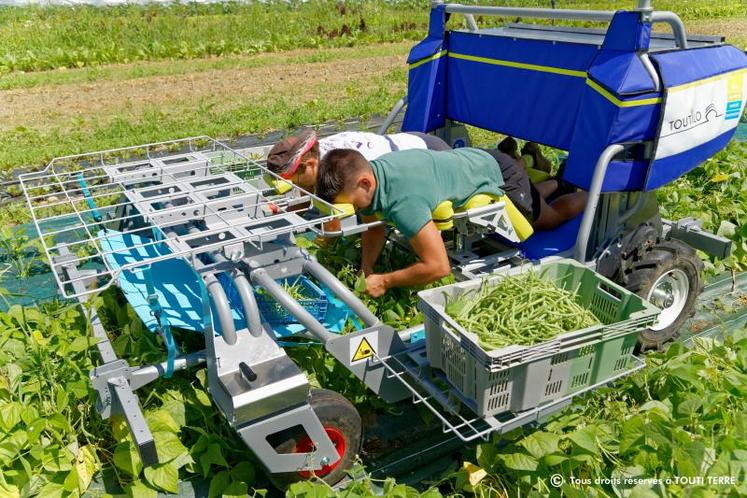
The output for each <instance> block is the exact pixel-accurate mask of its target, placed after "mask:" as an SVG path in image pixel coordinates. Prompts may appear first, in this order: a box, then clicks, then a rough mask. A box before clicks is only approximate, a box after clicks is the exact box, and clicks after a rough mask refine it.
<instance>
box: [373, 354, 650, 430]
mask: <svg viewBox="0 0 747 498" xmlns="http://www.w3.org/2000/svg"><path fill="white" fill-rule="evenodd" d="M375 359H376V361H377V362H380V363H381V364H382V365H383V366H384V368H385V369H386V371H387V376H388V377H390V378H397V379H398V380H399V381H400V382H401V383H402V384H403V385H404V386H405V387H406V388H407V390H409V391H410V393H411V394H412V400H413V403H414V404H422V405H423V406H425V407H426V408H427V409H428V410H430V411H431V412H432V413H433V414H434V415H435V416H436V419H437V420H439V422H441V425H442V427H443V431H444V433H453V434H455V435H456V436H457V437H458V438H459V439H461V440H462V441H464V442H470V441H475V440H478V439H481V440H484V441H487V440H488V439H489V438H490V435H491V434H493V433H497V434H504V433H506V432H509V431H511V430H513V429H515V428H517V427H520V426H524V425H526V424H529V423H541V422H542V421H543V420H544V419H545V418H546V417H548V416H549V415H551V414H553V413H555V412H557V411H559V410H561V409H562V408H564V407H565V406H567V405H569V404H570V403H571V401H572V400H573V398H575V397H576V396H579V395H582V394H584V393H586V392H588V391H591V390H594V389H597V388H599V387H602V386H604V385H606V384H609V383H611V382H614V381H615V380H617V379H619V378H621V377H624V376H626V375H629V374H631V373H633V372H636V371H638V370H640V369H642V368H643V367H645V366H646V362H645V361H644V360H641V359H639V358H637V357H636V356H634V355H631V356H630V363H629V365H630V367H629V368H628V369H627V370H625V371H624V372H621V373H619V374H617V375H615V376H613V377H610V378H608V379H605V380H604V381H602V382H599V383H597V384H594V385H591V386H588V387H586V388H584V389H581V390H579V391H576V392H574V393H572V394H568V395H566V396H563V397H562V398H559V399H556V400H553V401H552V402H550V403H547V404H544V405H541V406H538V407H537V408H533V409H531V410H526V411H523V412H519V413H513V412H506V413H503V414H500V415H497V416H493V417H478V416H476V415H475V414H474V413H472V412H471V411H470V410H469V409H467V408H466V407H468V406H470V405H471V404H472V402H471V401H470V400H467V399H465V398H464V397H463V396H462V395H461V394H460V393H459V391H457V390H456V389H454V388H452V387H451V386H450V385H449V383H448V381H447V380H446V379H445V378H443V377H442V376H440V375H439V374H440V373H441V372H440V371H438V370H435V369H432V368H430V366H429V364H428V361H427V359H426V350H425V343H424V341H419V342H417V343H414V344H413V345H412V346H410V347H409V348H408V349H406V350H405V351H403V352H400V353H397V354H393V355H390V356H386V357H379V356H377V355H375Z"/></svg>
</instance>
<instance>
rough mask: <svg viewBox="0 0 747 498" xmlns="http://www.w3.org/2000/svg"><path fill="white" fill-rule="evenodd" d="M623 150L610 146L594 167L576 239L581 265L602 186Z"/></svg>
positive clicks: (577, 257)
mask: <svg viewBox="0 0 747 498" xmlns="http://www.w3.org/2000/svg"><path fill="white" fill-rule="evenodd" d="M623 150H624V147H623V146H622V145H619V144H613V145H608V146H607V148H605V149H604V150H603V151H602V153H601V154H600V155H599V159H597V164H596V166H595V167H594V175H593V176H592V177H591V186H590V187H589V198H588V200H587V201H586V207H585V208H584V214H583V217H582V218H581V226H580V228H579V229H578V235H577V237H576V246H575V247H574V251H573V259H575V260H576V261H579V262H581V263H585V262H586V250H587V248H588V245H589V236H590V235H591V228H592V226H593V224H594V216H595V215H596V212H597V206H598V205H599V198H600V197H601V195H602V184H603V183H604V177H605V175H606V174H607V167H608V166H609V164H610V161H612V158H613V157H615V155H617V154H619V153H620V152H622V151H623Z"/></svg>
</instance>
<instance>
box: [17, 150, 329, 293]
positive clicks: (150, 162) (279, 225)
mask: <svg viewBox="0 0 747 498" xmlns="http://www.w3.org/2000/svg"><path fill="white" fill-rule="evenodd" d="M268 179H270V180H273V181H277V180H281V181H282V179H281V178H280V177H278V176H277V175H275V174H274V173H272V172H271V171H269V170H268V169H266V168H265V167H264V166H262V165H261V164H259V163H258V162H256V161H254V160H253V159H251V158H249V157H248V156H246V155H244V154H242V153H240V152H237V151H235V150H233V149H231V148H229V147H228V146H227V145H225V144H223V143H222V142H219V141H217V140H214V139H212V138H210V137H192V138H187V139H182V140H174V141H168V142H159V143H154V144H147V145H141V146H136V147H126V148H120V149H112V150H106V151H100V152H94V153H89V154H80V155H73V156H65V157H60V158H56V159H53V160H52V161H51V162H50V163H49V165H48V166H47V167H46V168H44V170H42V171H39V172H33V173H25V174H23V175H20V177H19V181H20V183H21V186H22V188H23V192H24V195H25V197H26V202H27V205H28V209H29V211H30V213H31V217H32V221H33V223H34V226H35V227H36V230H37V233H38V234H39V238H40V239H41V242H42V246H43V249H44V252H45V255H46V257H47V260H48V261H49V262H50V266H51V268H52V273H53V275H54V277H55V280H56V281H57V284H58V286H59V288H60V290H61V293H62V295H63V296H64V297H65V298H76V297H80V296H82V295H87V294H92V293H94V292H98V291H100V290H103V289H105V288H107V287H109V286H110V285H111V284H112V283H113V282H114V281H116V280H117V277H118V276H119V275H120V274H121V273H122V272H124V271H135V270H138V269H142V268H145V267H147V266H148V265H151V264H154V263H157V262H160V261H165V260H169V259H174V258H184V259H186V260H188V261H189V262H190V263H191V266H193V267H197V266H198V265H197V264H196V263H197V261H198V259H197V257H198V256H199V255H201V254H204V253H211V252H213V253H215V252H223V254H224V255H225V256H226V257H227V258H229V259H232V260H237V259H240V257H241V255H242V254H243V252H244V248H245V247H246V248H247V249H249V250H252V251H262V249H263V246H264V245H265V244H266V243H269V242H272V241H274V240H276V239H278V238H281V237H287V236H290V235H291V234H295V233H302V232H305V231H307V230H313V231H315V232H320V233H324V223H326V222H328V221H331V220H333V219H335V218H337V217H339V216H340V215H341V214H342V212H341V211H339V210H338V209H337V208H335V207H334V206H333V205H331V204H329V203H327V202H325V201H323V200H321V199H319V198H317V197H315V196H314V195H313V194H310V193H309V192H307V191H305V190H303V189H301V188H299V187H297V186H295V185H292V188H291V190H290V191H288V192H286V193H284V194H282V195H279V194H277V193H276V191H275V190H274V188H271V187H270V186H269V185H268ZM299 206H301V209H298V208H299ZM312 206H315V207H316V209H314V208H312ZM122 241H125V242H124V246H123V242H122ZM128 241H129V242H128ZM115 243H116V244H118V246H116V245H115ZM63 250H64V251H65V252H66V253H67V254H66V255H65V258H60V256H61V255H62V251H63ZM132 254H136V256H137V257H135V258H130V259H129V260H127V261H125V262H124V263H122V264H113V263H112V261H113V260H114V259H117V258H126V257H128V256H129V255H132ZM61 259H64V262H63V261H61ZM63 264H64V265H65V266H70V265H73V266H75V267H77V268H85V269H86V270H90V271H86V272H84V273H81V274H79V275H78V276H77V277H75V278H70V277H68V276H66V274H65V272H64V271H63ZM78 281H81V282H82V283H84V286H83V287H82V288H81V287H80V286H77V285H75V284H76V283H77V282H78ZM94 283H95V284H96V287H95V288H92V285H91V284H94Z"/></svg>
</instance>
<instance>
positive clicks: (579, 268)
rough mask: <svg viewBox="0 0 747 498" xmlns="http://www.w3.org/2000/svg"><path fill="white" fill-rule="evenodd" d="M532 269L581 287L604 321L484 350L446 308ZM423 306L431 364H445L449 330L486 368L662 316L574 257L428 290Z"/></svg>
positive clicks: (582, 297) (583, 300)
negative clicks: (538, 340) (456, 299)
mask: <svg viewBox="0 0 747 498" xmlns="http://www.w3.org/2000/svg"><path fill="white" fill-rule="evenodd" d="M527 271H536V272H537V274H538V275H539V276H540V277H541V278H544V279H548V280H551V281H553V282H554V283H555V284H556V285H558V286H559V287H562V288H565V289H568V290H576V289H578V290H577V299H578V302H579V304H581V305H582V306H584V307H586V308H588V309H589V310H590V311H591V312H592V313H594V315H595V316H596V317H597V318H598V319H599V321H600V322H601V323H599V324H597V325H593V326H591V327H587V328H584V329H581V330H576V331H572V332H568V333H565V334H561V335H559V336H557V337H555V338H553V339H551V340H549V341H545V342H542V343H539V344H535V345H533V346H519V345H511V346H507V347H505V348H501V349H496V350H492V351H485V350H484V349H483V348H482V347H481V346H480V342H479V340H478V338H477V335H476V334H473V333H472V332H470V331H467V330H465V329H464V328H463V327H462V326H461V325H459V324H458V323H457V322H456V321H455V320H454V319H452V318H451V317H450V316H449V315H448V314H447V313H446V310H445V309H444V306H445V304H446V299H447V297H448V298H452V297H455V296H458V295H461V294H464V293H467V292H473V291H476V290H477V289H479V287H480V286H481V285H483V282H485V283H486V284H487V285H496V284H497V283H498V282H500V280H501V279H502V278H504V277H505V276H508V275H517V274H520V273H523V272H527ZM418 297H419V298H420V301H419V303H418V307H419V308H420V310H421V311H423V314H424V315H425V331H426V341H427V343H426V344H427V346H428V361H429V362H430V363H431V365H432V366H434V367H436V368H441V366H440V356H441V355H440V352H439V348H440V347H441V346H440V345H441V342H442V341H440V340H439V339H438V336H439V335H441V334H442V333H445V332H447V331H449V332H451V334H452V335H454V336H456V337H457V339H458V342H459V344H460V346H461V348H462V349H464V350H466V351H468V352H469V353H470V354H471V355H472V356H474V357H475V358H476V359H477V360H478V361H479V362H480V363H481V364H482V365H483V366H485V367H486V368H488V369H490V370H491V371H498V370H502V369H504V368H506V367H510V366H516V365H520V364H522V363H525V362H528V361H533V360H538V359H542V358H546V357H549V356H552V355H554V354H556V353H559V352H562V351H567V350H570V349H573V348H574V347H581V346H584V345H587V344H592V343H596V342H598V341H599V340H601V339H609V338H612V337H619V336H623V335H627V334H628V333H629V332H631V331H639V330H642V329H645V328H647V327H649V326H650V325H652V324H653V323H654V321H655V320H656V317H657V316H658V314H659V310H658V308H656V307H655V306H654V305H652V304H651V303H649V302H648V301H645V300H644V299H642V298H641V297H639V296H637V295H636V294H634V293H632V292H630V291H628V290H627V289H625V288H623V287H621V286H619V285H617V284H616V283H614V282H612V281H611V280H609V279H607V278H605V277H603V276H602V275H599V274H598V273H596V272H594V271H593V270H591V269H590V268H588V267H587V266H585V265H583V264H581V263H579V262H577V261H575V260H572V259H558V260H555V261H550V262H545V263H539V264H526V265H522V266H518V267H515V268H511V269H509V270H507V271H505V272H503V273H500V274H498V275H495V276H492V277H489V278H487V279H475V280H469V281H466V282H459V283H456V284H451V285H446V286H443V287H438V288H435V289H428V290H424V291H420V292H419V293H418Z"/></svg>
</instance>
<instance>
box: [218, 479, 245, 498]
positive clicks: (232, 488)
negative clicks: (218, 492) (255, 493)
mask: <svg viewBox="0 0 747 498" xmlns="http://www.w3.org/2000/svg"><path fill="white" fill-rule="evenodd" d="M247 488H248V486H247V485H246V484H245V483H243V482H237V481H234V482H232V483H231V484H229V485H228V487H227V488H226V489H224V490H223V498H246V493H247V491H248V489H247Z"/></svg>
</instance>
